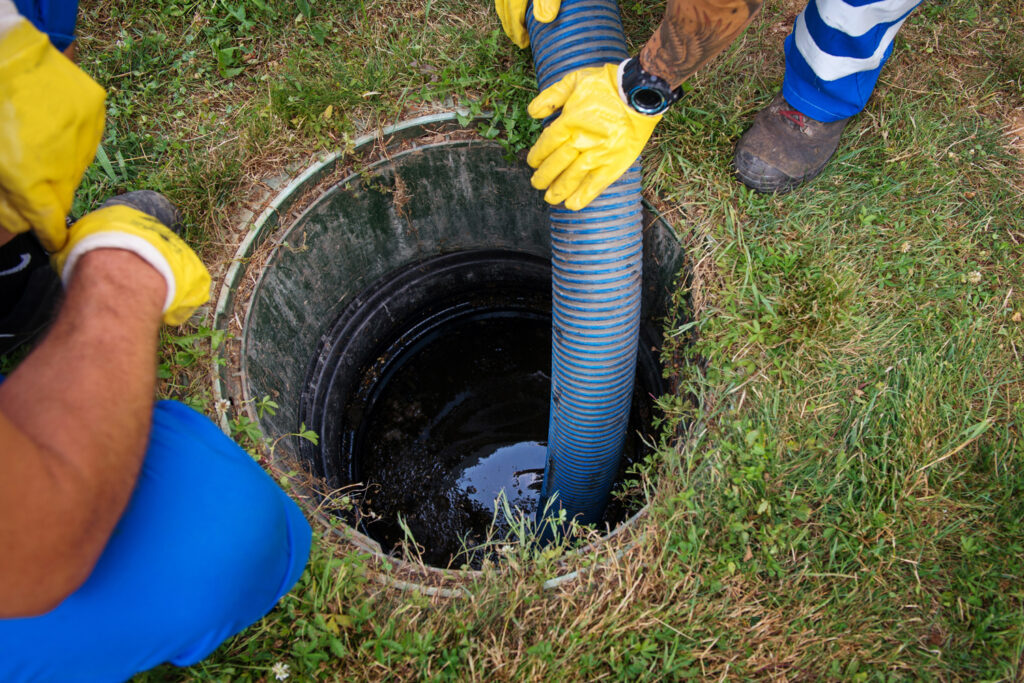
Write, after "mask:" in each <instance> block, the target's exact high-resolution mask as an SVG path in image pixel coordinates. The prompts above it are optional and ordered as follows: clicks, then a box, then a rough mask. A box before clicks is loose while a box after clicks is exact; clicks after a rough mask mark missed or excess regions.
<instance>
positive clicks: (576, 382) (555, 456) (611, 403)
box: [526, 0, 643, 524]
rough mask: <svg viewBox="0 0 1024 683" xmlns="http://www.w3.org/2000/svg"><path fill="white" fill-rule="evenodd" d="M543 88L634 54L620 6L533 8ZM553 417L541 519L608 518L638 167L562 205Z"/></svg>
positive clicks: (630, 330)
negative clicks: (572, 204)
mask: <svg viewBox="0 0 1024 683" xmlns="http://www.w3.org/2000/svg"><path fill="white" fill-rule="evenodd" d="M526 16H527V28H528V30H529V32H530V44H531V45H532V46H533V64H534V68H535V70H536V72H537V84H538V86H539V88H540V89H541V90H543V89H545V88H547V87H548V86H550V85H552V84H553V83H555V82H556V81H558V80H559V79H560V78H562V77H563V76H565V75H566V74H568V73H570V72H572V71H575V70H577V69H580V68H583V67H587V66H600V65H601V64H605V63H608V62H616V63H617V62H621V61H622V60H623V59H626V57H628V56H629V55H628V53H627V51H626V41H625V38H624V37H623V35H622V22H621V20H620V19H619V8H618V5H617V4H616V2H615V0H563V2H562V6H561V9H560V11H559V14H558V17H557V18H556V19H555V21H553V22H551V23H550V24H542V23H539V22H537V21H536V20H535V19H534V18H533V7H532V6H531V7H528V8H527V10H526ZM550 217H551V266H552V295H553V304H552V326H551V420H550V423H549V425H548V454H547V461H546V464H545V468H544V485H543V487H542V489H541V498H540V506H539V508H538V515H539V516H540V515H542V514H543V512H544V509H545V504H546V501H547V500H548V499H549V498H551V497H552V496H555V495H556V494H557V497H556V498H555V504H554V505H553V506H552V507H553V509H557V507H561V508H563V509H564V510H565V511H566V513H567V515H568V518H569V519H573V518H575V519H577V520H578V521H580V522H581V523H584V524H592V523H595V522H598V521H600V519H601V516H602V515H603V513H604V509H605V506H606V505H607V503H608V496H609V493H610V492H611V488H612V484H613V483H614V480H615V475H616V474H617V472H618V469H619V459H620V458H621V456H622V447H623V443H624V442H625V437H626V425H627V423H628V421H629V411H630V403H631V399H632V395H633V378H634V375H635V368H636V346H637V338H638V335H639V329H640V328H639V326H640V277H641V259H642V255H643V243H642V230H643V222H642V217H643V216H642V208H641V204H640V164H639V163H634V164H633V166H632V167H631V168H630V169H629V170H628V171H626V173H624V174H623V175H622V177H621V178H619V180H618V181H616V182H615V183H614V184H613V185H612V186H611V187H609V188H608V189H607V190H605V192H604V194H602V195H601V196H600V197H598V198H597V199H595V200H594V201H593V202H592V203H591V204H590V205H589V206H587V207H586V208H584V209H583V210H582V211H569V210H568V209H566V208H565V207H564V206H556V207H552V208H551V211H550Z"/></svg>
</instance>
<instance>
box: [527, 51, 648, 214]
mask: <svg viewBox="0 0 1024 683" xmlns="http://www.w3.org/2000/svg"><path fill="white" fill-rule="evenodd" d="M618 71H619V65H618V64H605V65H604V66H598V67H590V68H586V69H580V70H579V71H574V72H572V73H571V74H569V75H568V76H566V77H565V78H563V79H562V80H560V81H558V82H557V83H555V84H554V85H552V86H551V87H549V88H548V89H546V90H545V91H544V92H542V93H541V94H539V95H537V97H535V98H534V99H533V101H532V102H530V106H529V107H528V109H527V111H528V112H529V114H530V116H532V117H533V118H535V119H543V118H545V117H547V116H550V115H551V114H553V113H554V112H555V111H556V110H558V109H559V108H561V109H562V113H561V114H560V115H559V116H558V118H557V119H555V121H554V122H553V123H552V124H551V125H550V126H548V127H547V129H545V131H544V132H543V133H541V136H540V138H539V139H538V140H537V142H536V144H534V146H533V148H532V149H530V153H529V155H527V157H526V163H528V164H529V165H530V166H531V167H533V168H535V169H537V170H536V171H535V172H534V174H533V177H532V178H531V179H530V182H531V183H532V184H533V186H534V187H535V188H537V189H538V190H544V189H546V190H547V192H546V193H544V201H546V202H548V203H549V204H558V203H559V202H562V201H564V202H565V207H566V208H567V209H570V210H572V211H579V210H580V209H582V208H583V207H585V206H586V205H587V204H589V203H590V202H592V201H594V199H596V198H597V197H598V195H600V194H601V193H602V192H604V191H605V189H606V188H607V187H608V186H609V185H611V184H612V183H614V182H615V181H616V180H618V179H619V176H621V175H622V174H623V173H625V172H626V170H627V169H629V167H630V166H631V165H632V164H633V162H634V161H636V159H637V157H638V156H640V152H641V150H643V148H644V145H646V144H647V140H648V138H650V137H651V133H652V132H653V131H654V126H655V125H657V123H658V121H660V120H661V115H660V114H657V115H654V116H650V115H647V114H640V113H638V112H637V111H636V110H634V109H633V108H632V107H630V106H629V105H627V104H626V102H625V101H624V100H623V98H622V95H621V92H620V90H621V89H620V88H619V74H618Z"/></svg>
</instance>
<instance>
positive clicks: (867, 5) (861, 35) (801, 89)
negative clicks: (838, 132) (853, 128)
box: [782, 0, 922, 121]
mask: <svg viewBox="0 0 1024 683" xmlns="http://www.w3.org/2000/svg"><path fill="white" fill-rule="evenodd" d="M921 2H922V0H809V2H808V3H807V7H806V8H804V11H803V12H801V13H800V15H799V16H798V17H797V18H796V22H795V23H794V25H793V32H792V33H790V34H789V36H788V37H787V38H786V76H785V80H784V81H783V84H782V94H783V96H784V97H785V98H786V100H787V101H788V102H789V103H790V104H791V105H793V107H794V108H795V109H797V110H798V111H799V112H800V113H802V114H804V115H805V116H809V117H811V118H812V119H816V120H818V121H837V120H839V119H845V118H847V117H849V116H853V115H854V114H856V113H857V112H859V111H860V110H861V109H863V108H864V105H866V104H867V102H868V98H869V97H871V92H872V91H873V90H874V89H875V83H876V82H877V81H878V74H879V72H880V71H881V70H882V65H883V64H885V61H886V60H887V59H889V55H890V54H892V41H893V38H895V37H896V32H897V31H899V30H900V26H902V25H903V22H904V21H905V20H906V19H907V16H908V15H909V14H910V13H911V12H912V11H913V10H914V8H915V7H917V6H918V5H919V4H921Z"/></svg>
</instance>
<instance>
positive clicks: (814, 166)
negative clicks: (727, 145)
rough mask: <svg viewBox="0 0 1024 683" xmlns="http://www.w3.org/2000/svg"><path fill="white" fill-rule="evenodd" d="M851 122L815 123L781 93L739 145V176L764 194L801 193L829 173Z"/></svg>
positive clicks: (758, 118) (761, 113) (737, 149)
mask: <svg viewBox="0 0 1024 683" xmlns="http://www.w3.org/2000/svg"><path fill="white" fill-rule="evenodd" d="M849 120H850V119H848V118H846V119H841V120H839V121H833V122H831V123H822V122H821V121H815V120H814V119H812V118H810V117H809V116H804V115H803V114H801V113H800V112H798V111H797V110H795V109H793V107H792V106H791V105H790V104H789V102H787V101H786V98H784V97H783V96H782V93H781V92H780V93H778V94H777V95H775V97H774V98H773V99H772V101H771V103H769V104H768V106H767V107H765V108H764V109H762V110H761V111H760V112H758V114H757V116H756V117H755V118H754V124H753V125H752V126H751V127H750V128H749V129H748V130H747V132H746V133H744V134H743V137H741V138H740V141H739V142H737V143H736V154H735V156H734V157H733V166H734V167H735V168H736V175H737V176H738V177H739V179H740V181H742V182H743V184H744V185H746V186H747V187H749V188H751V189H754V190H757V191H758V192H780V193H781V192H789V191H790V190H793V189H796V187H797V186H799V185H801V184H803V183H805V182H807V181H808V180H810V179H811V178H814V177H815V176H817V175H818V174H819V173H821V172H822V171H823V170H824V168H825V165H826V164H827V163H828V160H829V159H831V158H832V155H833V154H834V153H835V151H836V148H837V147H838V146H839V136H840V135H842V133H843V128H845V127H846V124H847V122H848V121H849Z"/></svg>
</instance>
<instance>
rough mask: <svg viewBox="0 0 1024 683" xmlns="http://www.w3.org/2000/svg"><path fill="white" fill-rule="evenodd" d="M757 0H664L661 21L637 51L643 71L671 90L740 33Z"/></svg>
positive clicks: (756, 6) (748, 21)
mask: <svg viewBox="0 0 1024 683" xmlns="http://www.w3.org/2000/svg"><path fill="white" fill-rule="evenodd" d="M761 4H762V2H761V0H668V5H667V6H666V8H665V18H664V19H662V22H661V25H660V26H658V29H657V30H656V31H655V32H654V35H652V36H651V38H650V40H648V41H647V44H646V45H644V48H643V50H641V52H640V64H641V66H643V68H644V70H645V71H647V72H649V73H652V74H654V75H656V76H660V77H661V78H663V79H665V80H666V81H668V83H669V85H671V86H672V87H673V88H675V87H676V86H678V85H680V84H681V83H682V82H683V81H685V80H686V79H687V78H689V77H690V76H691V75H692V74H693V73H694V72H695V71H697V69H699V68H700V67H702V66H703V65H704V64H706V63H707V62H709V61H710V60H711V59H712V58H714V57H715V56H716V55H717V54H718V53H719V52H721V51H722V50H724V49H725V48H727V47H728V46H729V45H731V44H732V42H733V41H734V40H735V39H736V37H737V36H739V34H740V33H742V32H743V29H745V28H746V27H747V24H749V23H750V21H751V19H753V18H754V15H755V14H757V11H758V10H759V9H761Z"/></svg>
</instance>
